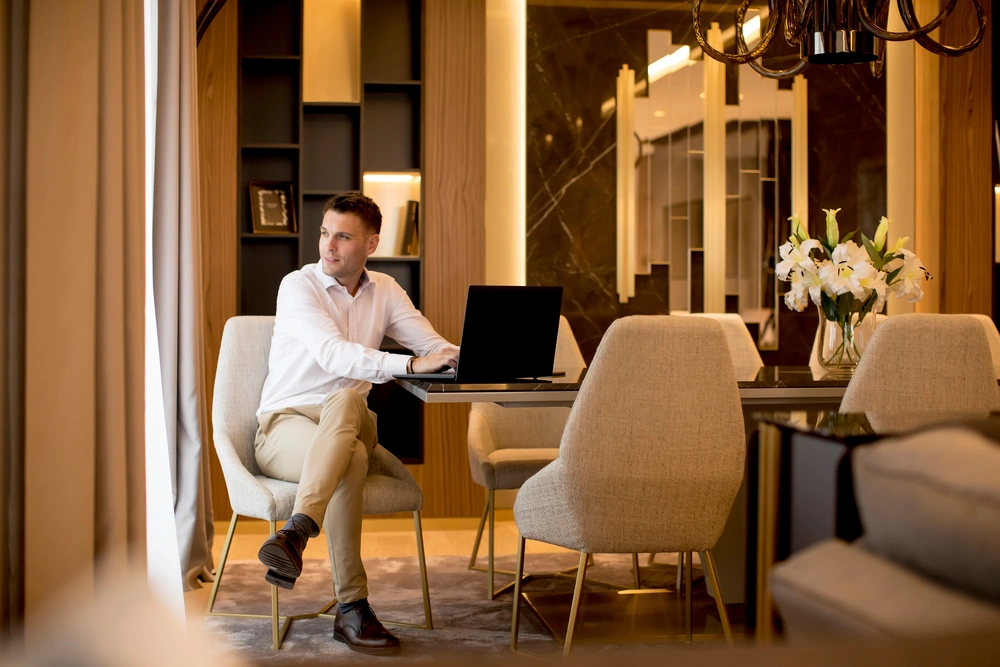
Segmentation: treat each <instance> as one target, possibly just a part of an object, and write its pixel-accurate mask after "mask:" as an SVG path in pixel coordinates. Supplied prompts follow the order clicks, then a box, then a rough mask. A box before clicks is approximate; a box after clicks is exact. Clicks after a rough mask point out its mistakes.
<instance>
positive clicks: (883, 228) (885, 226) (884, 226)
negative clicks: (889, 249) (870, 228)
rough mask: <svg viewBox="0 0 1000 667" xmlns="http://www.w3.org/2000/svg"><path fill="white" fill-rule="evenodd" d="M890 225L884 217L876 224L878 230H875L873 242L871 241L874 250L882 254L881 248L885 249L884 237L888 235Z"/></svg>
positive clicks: (890, 221)
mask: <svg viewBox="0 0 1000 667" xmlns="http://www.w3.org/2000/svg"><path fill="white" fill-rule="evenodd" d="M891 223H892V220H890V219H889V218H887V217H885V216H884V215H883V216H882V219H881V220H879V222H878V229H876V230H875V240H874V241H872V245H873V246H875V249H876V250H878V251H879V252H882V248H884V247H885V237H886V236H887V235H888V234H889V225H890V224H891Z"/></svg>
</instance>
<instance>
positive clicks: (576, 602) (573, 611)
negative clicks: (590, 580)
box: [563, 551, 588, 658]
mask: <svg viewBox="0 0 1000 667" xmlns="http://www.w3.org/2000/svg"><path fill="white" fill-rule="evenodd" d="M587 556H588V554H587V552H585V551H581V552H580V567H579V569H578V570H577V571H576V586H575V587H574V588H573V605H572V606H571V607H570V609H569V627H567V628H566V643H565V644H563V657H564V658H568V657H569V652H570V651H571V650H573V631H574V630H575V629H576V617H577V614H579V612H580V596H581V593H582V592H583V580H584V579H585V578H586V577H587V561H588V558H587Z"/></svg>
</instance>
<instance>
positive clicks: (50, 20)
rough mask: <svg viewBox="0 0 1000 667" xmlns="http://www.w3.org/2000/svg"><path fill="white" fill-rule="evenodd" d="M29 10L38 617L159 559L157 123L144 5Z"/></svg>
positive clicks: (28, 378) (30, 566)
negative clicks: (148, 122) (149, 533)
mask: <svg viewBox="0 0 1000 667" xmlns="http://www.w3.org/2000/svg"><path fill="white" fill-rule="evenodd" d="M28 15H29V24H28V25H29V27H28V93H27V130H26V148H27V150H26V156H27V157H26V169H25V217H24V220H23V224H24V228H25V272H24V276H23V279H24V290H25V297H26V305H25V355H24V361H25V381H24V423H25V438H24V508H25V515H24V519H25V534H24V553H25V560H24V563H25V567H24V583H25V611H26V613H27V614H28V615H29V618H30V615H31V613H32V612H33V610H35V609H37V608H38V607H39V606H41V605H42V604H44V602H45V601H46V600H48V599H50V598H51V597H52V596H53V595H54V594H55V593H56V592H57V591H58V590H60V589H61V588H63V587H64V586H66V585H67V584H69V583H70V582H71V581H75V582H76V583H77V585H80V584H81V582H82V584H83V585H84V586H85V587H87V586H90V587H91V588H93V587H95V586H96V585H98V584H99V583H100V582H101V581H102V579H101V577H102V572H119V573H120V572H121V571H122V569H124V568H130V569H133V570H138V571H144V570H145V437H144V391H143V382H144V379H143V378H144V371H145V368H144V349H143V344H144V318H143V309H144V306H145V296H144V257H145V253H144V244H145V227H144V213H143V212H144V205H145V204H144V202H145V194H144V183H143V154H144V148H143V137H144V127H145V123H144V118H143V105H144V90H143V81H144V73H143V68H142V63H143V39H142V34H143V14H142V6H141V5H136V4H135V3H133V2H130V1H129V0H101V1H100V2H96V3H69V2H66V3H52V2H43V1H40V0H35V1H32V2H31V3H30V7H29V11H28ZM104 568H107V569H104ZM105 576H106V575H105ZM27 629H28V631H29V634H30V631H31V625H30V621H29V626H28V628H27Z"/></svg>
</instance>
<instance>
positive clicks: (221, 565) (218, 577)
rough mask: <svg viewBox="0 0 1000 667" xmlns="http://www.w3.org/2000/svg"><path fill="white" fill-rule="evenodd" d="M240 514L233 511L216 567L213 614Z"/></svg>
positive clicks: (210, 601) (210, 598)
mask: <svg viewBox="0 0 1000 667" xmlns="http://www.w3.org/2000/svg"><path fill="white" fill-rule="evenodd" d="M239 518H240V515H239V514H237V513H236V512H233V519H232V521H230V522H229V532H228V533H226V542H225V544H223V545H222V557H221V558H219V567H217V568H216V569H215V581H213V582H212V593H211V595H209V596H208V611H207V612H206V613H209V614H211V613H212V610H213V609H214V608H215V596H216V595H218V594H219V584H220V583H221V582H222V572H223V571H224V570H225V569H226V559H227V558H228V557H229V547H230V546H231V545H232V543H233V534H234V533H235V532H236V522H237V521H239Z"/></svg>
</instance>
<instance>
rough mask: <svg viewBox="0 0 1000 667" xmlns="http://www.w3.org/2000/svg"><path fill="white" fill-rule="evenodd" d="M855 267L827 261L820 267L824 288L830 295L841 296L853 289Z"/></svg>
mask: <svg viewBox="0 0 1000 667" xmlns="http://www.w3.org/2000/svg"><path fill="white" fill-rule="evenodd" d="M852 273H854V269H852V268H851V267H850V265H849V264H847V263H846V262H845V263H842V264H834V263H833V262H826V263H824V264H823V266H821V267H820V269H819V277H820V278H822V280H823V289H824V290H826V293H827V294H829V295H830V296H840V295H841V294H844V293H846V292H850V291H851V274H852Z"/></svg>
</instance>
